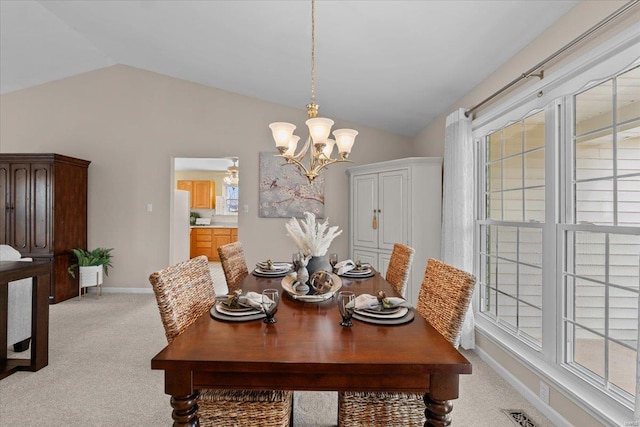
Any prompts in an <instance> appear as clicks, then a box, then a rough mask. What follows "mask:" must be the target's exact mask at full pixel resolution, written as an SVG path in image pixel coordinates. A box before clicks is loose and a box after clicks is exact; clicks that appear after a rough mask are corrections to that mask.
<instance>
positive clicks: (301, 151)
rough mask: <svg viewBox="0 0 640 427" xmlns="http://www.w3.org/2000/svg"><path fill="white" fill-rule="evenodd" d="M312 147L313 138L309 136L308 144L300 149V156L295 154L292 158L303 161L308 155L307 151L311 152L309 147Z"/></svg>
mask: <svg viewBox="0 0 640 427" xmlns="http://www.w3.org/2000/svg"><path fill="white" fill-rule="evenodd" d="M310 146H311V137H310V136H308V137H307V142H306V143H305V144H304V146H303V147H302V148H301V149H300V151H299V152H298V154H295V153H294V155H293V156H291V158H294V159H296V160H297V161H301V160H302V159H303V158H304V156H305V155H306V154H307V151H309V147H310Z"/></svg>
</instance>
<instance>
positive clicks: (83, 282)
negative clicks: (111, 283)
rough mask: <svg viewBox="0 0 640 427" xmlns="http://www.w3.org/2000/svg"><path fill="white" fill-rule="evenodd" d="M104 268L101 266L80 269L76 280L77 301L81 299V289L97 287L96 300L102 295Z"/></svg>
mask: <svg viewBox="0 0 640 427" xmlns="http://www.w3.org/2000/svg"><path fill="white" fill-rule="evenodd" d="M103 271H104V268H103V266H101V265H95V266H89V267H80V279H79V280H78V299H82V288H88V287H90V286H97V288H98V289H97V293H96V298H98V297H100V295H101V294H102V281H103Z"/></svg>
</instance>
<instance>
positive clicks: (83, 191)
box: [0, 154, 91, 303]
mask: <svg viewBox="0 0 640 427" xmlns="http://www.w3.org/2000/svg"><path fill="white" fill-rule="evenodd" d="M90 163H91V162H89V161H86V160H81V159H76V158H73V157H68V156H63V155H60V154H0V243H2V244H6V245H10V246H12V247H14V248H15V249H16V250H18V251H19V252H20V254H21V255H22V256H23V257H31V258H33V259H34V260H45V261H48V262H49V263H50V265H51V286H50V290H49V302H50V303H58V302H60V301H64V300H66V299H69V298H72V297H74V296H77V295H78V283H77V280H78V279H74V278H72V277H71V276H70V275H69V273H68V272H67V268H68V267H69V265H70V264H72V263H73V255H72V252H71V250H72V249H74V248H83V249H84V248H86V247H87V192H88V186H87V175H88V167H89V164H90Z"/></svg>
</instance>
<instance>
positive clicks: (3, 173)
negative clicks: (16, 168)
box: [0, 163, 11, 244]
mask: <svg viewBox="0 0 640 427" xmlns="http://www.w3.org/2000/svg"><path fill="white" fill-rule="evenodd" d="M10 174H11V172H10V171H9V164H8V163H2V164H0V244H8V240H7V239H8V238H9V211H10V210H11V206H10V205H9V176H10Z"/></svg>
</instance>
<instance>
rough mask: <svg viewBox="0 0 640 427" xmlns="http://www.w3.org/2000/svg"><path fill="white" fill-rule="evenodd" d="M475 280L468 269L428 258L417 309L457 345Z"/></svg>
mask: <svg viewBox="0 0 640 427" xmlns="http://www.w3.org/2000/svg"><path fill="white" fill-rule="evenodd" d="M475 283H476V278H475V277H474V276H473V275H471V274H469V273H467V272H466V271H463V270H460V269H458V268H456V267H453V266H451V265H448V264H445V263H444V262H442V261H438V260H435V259H430V260H429V261H428V262H427V270H426V272H425V275H424V280H423V282H422V286H421V288H420V294H419V296H418V304H417V306H416V310H417V311H418V312H419V313H420V314H421V315H422V316H424V318H425V319H427V321H428V322H429V323H430V324H431V326H433V327H434V328H436V330H437V331H438V332H440V333H441V334H442V335H444V337H445V338H446V339H447V340H448V341H449V342H450V343H451V344H453V345H454V346H455V347H456V348H457V347H458V336H459V334H460V329H461V328H462V322H463V320H464V315H465V313H466V312H467V308H468V307H469V302H470V301H471V294H472V292H473V287H474V286H475Z"/></svg>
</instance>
